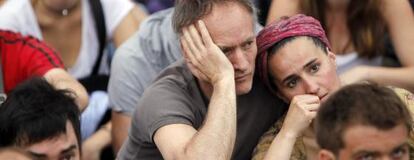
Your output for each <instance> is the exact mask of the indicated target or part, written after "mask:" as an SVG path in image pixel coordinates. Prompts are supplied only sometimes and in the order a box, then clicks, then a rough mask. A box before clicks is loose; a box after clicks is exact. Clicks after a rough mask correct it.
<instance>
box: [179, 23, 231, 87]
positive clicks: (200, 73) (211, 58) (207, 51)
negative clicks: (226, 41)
mask: <svg viewBox="0 0 414 160" xmlns="http://www.w3.org/2000/svg"><path fill="white" fill-rule="evenodd" d="M180 41H181V46H182V48H183V52H184V53H183V54H184V55H183V56H184V58H185V59H186V62H187V65H188V67H189V68H190V70H191V72H192V73H193V74H194V75H195V76H196V77H197V78H199V79H200V80H203V81H206V82H208V83H210V84H212V85H214V84H216V83H218V82H220V81H221V80H224V79H227V78H231V79H232V80H234V70H233V66H232V64H231V63H230V61H229V60H228V59H227V57H226V56H225V55H224V53H223V52H222V51H221V50H220V48H219V47H218V46H217V45H216V44H215V43H214V42H213V40H212V39H211V37H210V34H209V32H208V30H207V27H206V26H205V24H204V22H203V21H201V20H199V21H198V22H197V27H196V25H194V24H192V25H190V26H188V27H184V28H183V30H182V36H181V39H180Z"/></svg>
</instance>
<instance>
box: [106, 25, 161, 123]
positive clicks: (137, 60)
mask: <svg viewBox="0 0 414 160" xmlns="http://www.w3.org/2000/svg"><path fill="white" fill-rule="evenodd" d="M139 43H140V39H139V36H138V32H136V33H135V34H134V35H133V36H132V37H131V38H129V39H128V40H127V41H126V42H125V43H124V44H122V45H121V46H120V47H119V48H118V49H117V51H116V53H115V55H114V59H113V60H112V66H111V78H110V80H109V85H108V94H109V103H110V106H111V107H112V109H113V111H116V112H119V113H123V114H126V115H128V116H130V115H131V114H132V112H133V111H134V109H135V107H136V106H137V104H138V101H139V100H140V98H141V96H142V94H143V92H144V89H145V88H146V87H147V86H149V85H150V83H151V81H152V80H153V79H154V78H155V76H156V75H157V74H158V72H157V71H156V70H155V68H154V67H153V66H152V65H151V64H150V63H149V60H147V58H146V57H145V55H144V53H143V50H142V49H141V45H139Z"/></svg>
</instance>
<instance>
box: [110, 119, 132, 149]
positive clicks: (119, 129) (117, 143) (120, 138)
mask: <svg viewBox="0 0 414 160" xmlns="http://www.w3.org/2000/svg"><path fill="white" fill-rule="evenodd" d="M111 122H112V147H113V150H114V153H118V152H119V150H120V149H121V147H122V144H123V143H124V142H125V140H126V138H127V137H128V129H129V126H130V125H131V117H130V116H128V115H125V114H123V113H120V112H116V111H112V117H111Z"/></svg>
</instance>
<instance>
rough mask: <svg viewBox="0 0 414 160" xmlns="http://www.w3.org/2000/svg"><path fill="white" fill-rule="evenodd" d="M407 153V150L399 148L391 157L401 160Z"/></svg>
mask: <svg viewBox="0 0 414 160" xmlns="http://www.w3.org/2000/svg"><path fill="white" fill-rule="evenodd" d="M407 153H408V152H407V149H406V148H398V149H396V150H394V151H393V152H392V153H391V157H392V158H394V159H400V158H402V157H404V156H405V155H406V154H407Z"/></svg>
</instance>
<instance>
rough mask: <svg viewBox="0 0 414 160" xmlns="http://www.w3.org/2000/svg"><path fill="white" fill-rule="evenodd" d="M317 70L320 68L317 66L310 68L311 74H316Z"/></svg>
mask: <svg viewBox="0 0 414 160" xmlns="http://www.w3.org/2000/svg"><path fill="white" fill-rule="evenodd" d="M319 68H320V65H319V64H314V65H312V66H311V68H310V72H311V73H316V72H318V71H319Z"/></svg>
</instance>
